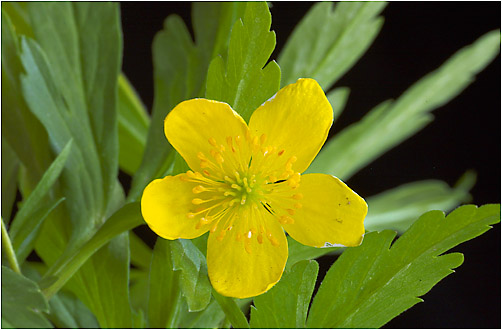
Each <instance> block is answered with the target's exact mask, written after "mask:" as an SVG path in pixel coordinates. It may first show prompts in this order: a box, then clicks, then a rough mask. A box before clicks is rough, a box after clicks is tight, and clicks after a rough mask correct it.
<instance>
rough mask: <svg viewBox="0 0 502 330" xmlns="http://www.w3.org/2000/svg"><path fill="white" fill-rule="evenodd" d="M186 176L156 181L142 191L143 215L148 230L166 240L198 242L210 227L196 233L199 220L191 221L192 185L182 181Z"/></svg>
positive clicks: (168, 177)
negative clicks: (193, 240)
mask: <svg viewBox="0 0 502 330" xmlns="http://www.w3.org/2000/svg"><path fill="white" fill-rule="evenodd" d="M182 175H184V174H180V175H176V176H166V177H165V178H163V179H157V180H154V181H152V182H150V184H148V186H146V188H145V190H144V191H143V196H142V197H141V213H142V214H143V218H144V219H145V221H146V223H147V224H148V226H149V227H150V228H151V229H152V230H153V231H154V232H155V233H156V234H157V235H159V236H161V237H163V238H167V239H177V238H188V239H190V238H195V237H199V236H200V235H202V234H204V233H205V232H207V231H208V230H209V228H210V226H209V225H204V226H202V227H200V228H199V229H196V225H197V223H198V222H199V221H200V220H199V218H197V217H194V218H192V219H190V218H188V216H187V215H188V213H189V212H191V210H192V208H193V204H192V199H193V197H194V196H193V193H192V189H193V187H195V186H196V184H195V183H193V182H187V181H182V180H181V177H182Z"/></svg>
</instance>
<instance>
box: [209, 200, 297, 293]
mask: <svg viewBox="0 0 502 330" xmlns="http://www.w3.org/2000/svg"><path fill="white" fill-rule="evenodd" d="M261 211H262V210H260V212H261ZM263 213H265V212H263ZM260 217H266V218H264V219H265V223H266V231H267V232H268V233H269V234H271V235H267V233H263V234H262V236H261V238H260V237H258V236H259V234H260V233H259V231H255V232H254V233H250V232H249V231H248V230H249V229H248V228H246V227H245V226H244V224H243V223H244V222H247V221H240V222H237V221H236V224H235V225H234V227H233V228H232V230H230V231H227V233H226V235H225V236H224V237H223V239H221V238H220V239H221V240H220V239H218V236H219V235H220V230H221V228H219V229H218V231H216V232H214V233H210V234H209V239H208V243H207V266H208V273H209V278H210V280H211V284H212V285H213V287H214V289H215V290H216V291H218V292H219V293H220V294H222V295H224V296H228V297H235V298H248V297H254V296H257V295H260V294H262V293H264V292H266V291H267V290H269V289H270V288H271V287H272V286H274V285H275V284H276V283H277V282H278V281H279V280H280V279H281V276H282V273H283V271H284V267H285V266H286V260H287V258H288V242H287V240H286V235H285V234H284V231H283V229H282V227H281V226H280V225H279V223H278V222H277V220H275V219H274V218H272V217H271V216H270V215H269V214H261V215H260ZM240 220H242V218H240ZM254 220H256V218H254ZM246 231H248V232H246ZM259 241H261V243H259ZM246 245H247V247H246Z"/></svg>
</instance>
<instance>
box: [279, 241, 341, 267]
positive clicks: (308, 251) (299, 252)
mask: <svg viewBox="0 0 502 330" xmlns="http://www.w3.org/2000/svg"><path fill="white" fill-rule="evenodd" d="M287 238H288V253H289V256H288V261H287V262H286V270H290V269H291V267H293V265H294V264H296V263H297V262H299V261H302V260H312V259H316V258H319V257H321V256H323V255H325V254H328V253H331V252H334V251H337V250H340V249H341V248H339V247H329V248H315V247H312V246H307V245H303V244H301V243H298V242H297V241H295V240H294V239H292V238H291V236H288V237H287Z"/></svg>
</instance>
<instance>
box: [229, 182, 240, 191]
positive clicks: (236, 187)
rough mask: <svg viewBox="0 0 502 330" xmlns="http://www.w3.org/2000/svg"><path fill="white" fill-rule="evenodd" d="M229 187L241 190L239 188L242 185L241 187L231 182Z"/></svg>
mask: <svg viewBox="0 0 502 330" xmlns="http://www.w3.org/2000/svg"><path fill="white" fill-rule="evenodd" d="M230 187H232V188H234V189H235V190H237V191H241V190H242V187H241V186H239V185H238V184H236V183H232V185H231V186H230Z"/></svg>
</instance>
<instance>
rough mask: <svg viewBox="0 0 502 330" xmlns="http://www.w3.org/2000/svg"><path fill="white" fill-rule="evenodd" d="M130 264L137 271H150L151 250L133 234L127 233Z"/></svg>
mask: <svg viewBox="0 0 502 330" xmlns="http://www.w3.org/2000/svg"><path fill="white" fill-rule="evenodd" d="M129 243H130V244H131V263H132V264H133V265H134V266H136V267H137V268H139V269H150V263H151V261H152V260H151V259H152V249H150V247H149V246H148V245H147V244H146V243H145V242H143V240H142V239H141V238H139V237H138V235H136V234H135V233H134V232H130V233H129Z"/></svg>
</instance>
